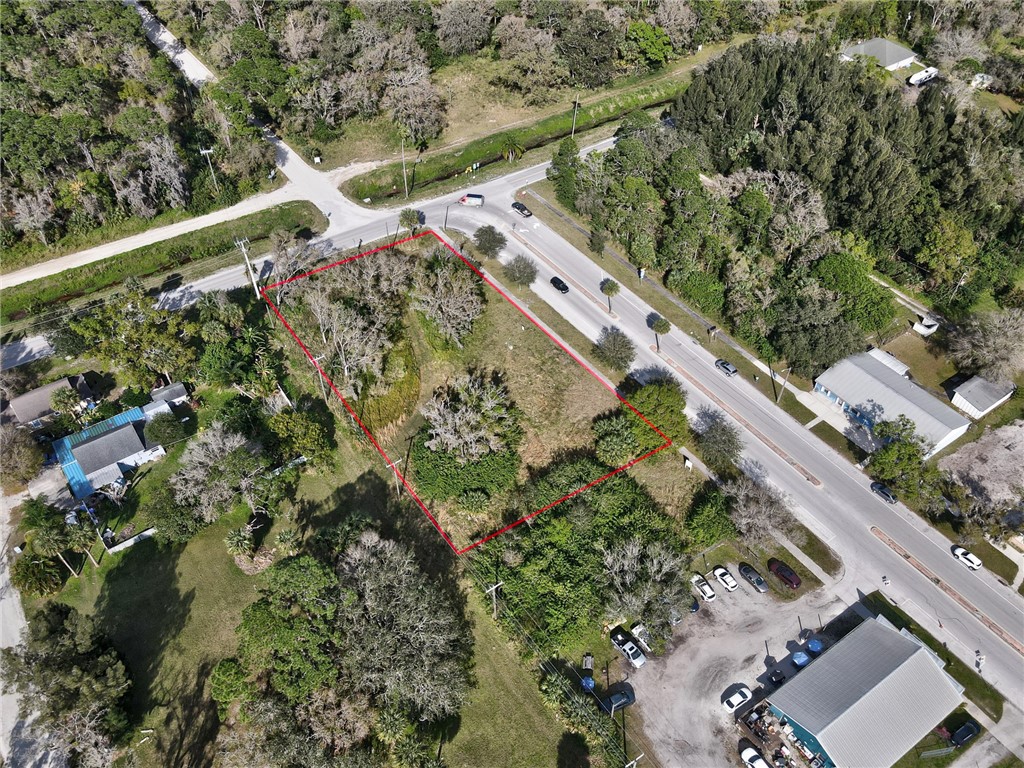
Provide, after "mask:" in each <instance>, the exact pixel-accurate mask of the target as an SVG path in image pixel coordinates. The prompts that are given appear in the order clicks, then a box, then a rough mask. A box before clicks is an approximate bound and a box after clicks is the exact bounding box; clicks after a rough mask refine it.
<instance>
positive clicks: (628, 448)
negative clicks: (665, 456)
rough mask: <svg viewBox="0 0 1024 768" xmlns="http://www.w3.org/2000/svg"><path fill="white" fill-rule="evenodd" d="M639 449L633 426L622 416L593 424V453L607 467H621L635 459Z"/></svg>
mask: <svg viewBox="0 0 1024 768" xmlns="http://www.w3.org/2000/svg"><path fill="white" fill-rule="evenodd" d="M645 426H646V425H645ZM639 449H640V446H639V444H638V443H637V440H636V435H635V434H634V432H633V424H632V423H631V421H630V420H629V419H628V418H627V417H626V416H625V415H624V414H621V413H617V414H613V415H611V416H605V417H604V418H601V419H598V420H597V421H595V422H594V451H595V453H596V454H597V458H599V459H600V460H601V461H603V462H604V463H605V464H607V465H608V466H609V467H621V466H622V465H623V464H625V463H626V462H628V461H630V460H631V459H633V458H635V457H636V456H637V453H638V451H639Z"/></svg>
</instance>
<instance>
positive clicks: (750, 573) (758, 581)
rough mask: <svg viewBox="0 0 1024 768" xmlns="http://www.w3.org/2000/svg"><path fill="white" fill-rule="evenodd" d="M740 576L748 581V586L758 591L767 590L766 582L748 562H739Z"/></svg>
mask: <svg viewBox="0 0 1024 768" xmlns="http://www.w3.org/2000/svg"><path fill="white" fill-rule="evenodd" d="M740 576H742V577H743V578H744V579H746V580H747V581H749V582H750V586H752V587H753V588H754V589H755V590H757V591H758V592H767V591H768V582H766V581H765V580H764V579H763V578H762V577H761V574H760V573H758V572H757V571H756V570H755V569H754V566H752V565H751V564H750V563H740Z"/></svg>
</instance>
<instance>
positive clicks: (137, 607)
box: [95, 539, 195, 723]
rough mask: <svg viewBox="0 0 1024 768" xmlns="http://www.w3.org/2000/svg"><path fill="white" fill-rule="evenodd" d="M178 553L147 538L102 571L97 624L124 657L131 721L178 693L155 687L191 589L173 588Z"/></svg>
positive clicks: (168, 702)
mask: <svg viewBox="0 0 1024 768" xmlns="http://www.w3.org/2000/svg"><path fill="white" fill-rule="evenodd" d="M180 555H181V548H180V547H165V548H161V547H159V546H158V545H157V543H156V542H155V541H154V540H152V539H149V540H146V541H143V542H140V543H138V544H136V545H135V546H133V547H132V548H130V549H128V550H127V551H126V552H125V553H124V554H123V555H121V560H120V561H119V562H118V563H117V564H116V565H115V566H113V567H112V568H111V570H110V571H109V572H108V573H107V575H106V578H105V579H104V580H103V587H102V590H101V592H100V595H99V597H98V598H97V601H96V612H95V615H96V620H97V623H98V626H99V627H100V628H101V629H102V630H103V631H104V632H106V633H107V634H108V635H109V636H110V638H111V639H112V640H113V642H114V645H115V646H116V647H117V648H118V650H119V651H120V652H121V653H122V654H123V655H124V657H125V659H126V661H127V663H128V667H129V669H130V670H131V673H132V680H133V685H132V695H131V701H130V705H129V706H130V714H131V716H132V719H133V721H134V722H136V723H137V722H141V720H142V717H143V716H144V715H145V714H146V713H147V712H149V711H150V710H151V709H153V707H154V706H157V705H160V704H163V705H171V704H173V703H174V701H173V699H174V698H175V697H177V696H178V695H179V693H178V692H170V691H167V690H166V687H165V686H164V685H160V686H158V685H157V675H158V673H159V672H160V669H161V664H162V661H163V658H164V654H165V653H166V652H167V649H168V646H169V645H170V644H171V642H172V641H173V640H174V639H175V638H176V637H177V636H178V634H179V633H180V632H181V629H182V627H183V626H184V625H185V621H186V619H187V617H188V615H189V611H190V609H191V605H192V601H193V599H194V597H195V591H194V590H189V591H188V592H187V593H184V594H182V593H181V592H180V590H179V589H178V586H177V583H178V574H177V564H178V559H179V558H180ZM161 694H162V695H163V698H161V697H160V695H161Z"/></svg>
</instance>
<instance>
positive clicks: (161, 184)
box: [140, 134, 188, 208]
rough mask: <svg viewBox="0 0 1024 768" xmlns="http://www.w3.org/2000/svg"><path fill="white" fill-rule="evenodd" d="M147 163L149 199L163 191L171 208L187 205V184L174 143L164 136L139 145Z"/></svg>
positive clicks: (160, 135) (161, 135)
mask: <svg viewBox="0 0 1024 768" xmlns="http://www.w3.org/2000/svg"><path fill="white" fill-rule="evenodd" d="M140 148H141V149H142V151H143V152H144V153H145V154H146V158H147V160H148V163H149V179H148V181H149V188H150V195H151V197H154V198H155V197H156V196H157V191H158V190H160V189H163V190H164V192H165V193H166V195H167V202H168V203H170V205H171V207H172V208H183V207H185V206H186V205H187V204H188V182H187V181H186V177H185V165H184V163H182V162H181V158H180V157H178V152H177V150H176V149H175V147H174V142H173V141H171V139H170V138H169V137H168V136H166V135H165V134H159V135H157V136H154V137H153V138H152V139H150V140H149V141H147V142H145V143H144V144H142V145H140Z"/></svg>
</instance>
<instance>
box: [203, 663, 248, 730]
mask: <svg viewBox="0 0 1024 768" xmlns="http://www.w3.org/2000/svg"><path fill="white" fill-rule="evenodd" d="M249 695H250V689H249V684H248V682H246V679H245V670H244V669H242V665H241V663H240V662H239V661H238V659H222V660H221V661H220V662H218V664H217V666H215V667H214V668H213V673H212V674H211V675H210V696H211V698H213V700H214V701H215V702H217V716H218V717H220V719H221V720H222V721H223V720H224V719H225V717H226V716H227V713H228V707H230V706H231V705H232V704H233V703H234V702H236V701H245V700H247V699H248V698H249Z"/></svg>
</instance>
